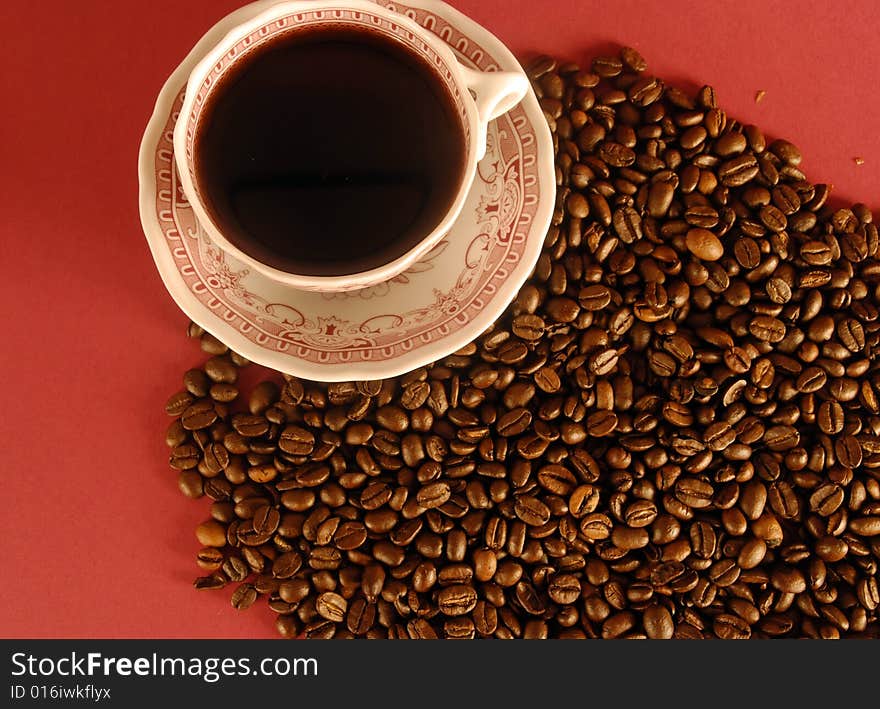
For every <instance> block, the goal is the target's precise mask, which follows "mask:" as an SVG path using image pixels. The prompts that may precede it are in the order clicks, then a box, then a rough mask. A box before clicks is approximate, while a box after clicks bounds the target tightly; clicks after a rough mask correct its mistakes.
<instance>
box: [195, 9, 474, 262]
mask: <svg viewBox="0 0 880 709" xmlns="http://www.w3.org/2000/svg"><path fill="white" fill-rule="evenodd" d="M253 52H254V53H253V56H251V57H250V58H249V59H247V60H245V61H244V62H243V66H242V67H241V69H239V70H236V71H234V72H230V74H228V75H226V76H225V77H224V78H223V79H222V80H221V83H220V84H219V85H218V86H217V87H216V88H215V90H214V93H213V94H212V97H211V98H210V99H209V105H208V106H206V108H205V114H204V117H203V118H202V120H201V121H200V127H199V131H198V134H197V136H196V155H197V156H198V163H197V165H196V173H197V175H196V177H197V181H198V183H199V187H200V189H201V191H202V194H203V196H204V199H205V202H206V204H207V206H208V210H209V213H210V214H211V216H212V217H213V219H214V220H215V222H216V224H217V225H218V227H219V228H220V230H221V231H222V232H223V234H224V235H225V236H226V237H227V238H228V239H229V240H230V241H231V242H232V243H233V244H235V245H236V246H237V247H238V248H240V249H241V250H242V251H244V252H246V253H248V254H250V255H251V256H253V257H254V258H257V259H258V260H260V261H262V262H264V263H268V264H270V265H272V266H274V267H276V268H279V269H282V270H287V271H292V272H294V273H300V274H308V275H344V274H348V273H356V272H358V271H362V270H366V269H369V268H374V267H376V266H380V265H382V264H384V263H387V262H388V261H390V260H392V259H394V258H396V257H398V256H401V255H402V254H404V253H406V251H408V250H409V249H410V248H412V247H413V246H414V245H415V244H417V243H418V242H419V241H420V240H421V239H422V237H424V236H425V235H426V234H427V233H428V232H430V231H431V230H432V229H433V228H434V227H435V226H436V225H437V223H438V222H439V221H440V219H441V218H442V217H443V215H444V214H445V213H446V211H447V209H448V208H449V206H450V204H451V202H452V200H453V199H454V198H455V194H456V192H457V190H458V187H459V185H460V181H461V177H462V171H463V166H464V160H465V152H464V135H463V130H464V129H463V126H462V122H461V119H460V118H459V116H458V112H457V111H456V109H455V104H454V102H453V99H452V97H451V96H450V95H449V94H448V92H447V90H446V88H445V86H444V85H443V84H442V83H441V80H440V78H439V77H438V76H437V75H436V74H435V73H434V71H433V70H432V69H431V68H430V66H429V65H428V64H427V62H426V61H425V60H423V59H421V58H420V57H418V56H416V55H415V54H414V53H413V52H411V51H410V50H409V49H407V48H405V47H403V46H402V45H399V44H397V43H395V42H393V41H391V40H389V39H385V38H382V37H377V36H376V35H375V34H373V33H371V32H369V31H364V30H361V29H358V28H354V27H352V28H339V27H336V28H333V29H321V30H313V31H310V32H308V33H305V34H304V33H302V32H298V33H296V34H290V35H286V36H281V37H279V38H278V39H276V40H273V41H271V42H269V43H268V44H267V45H266V46H264V47H259V48H257V49H255V50H253Z"/></svg>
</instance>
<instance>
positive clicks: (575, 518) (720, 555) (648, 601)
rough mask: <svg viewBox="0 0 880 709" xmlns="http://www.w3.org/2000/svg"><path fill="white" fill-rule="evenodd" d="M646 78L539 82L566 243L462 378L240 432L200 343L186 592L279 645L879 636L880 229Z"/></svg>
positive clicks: (479, 347)
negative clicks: (263, 617) (265, 629)
mask: <svg viewBox="0 0 880 709" xmlns="http://www.w3.org/2000/svg"><path fill="white" fill-rule="evenodd" d="M645 69H646V65H645V62H644V60H643V59H642V57H641V56H640V55H639V54H638V53H637V52H636V51H634V50H632V49H624V50H623V51H622V52H621V54H620V56H616V57H611V56H609V57H600V58H597V59H595V60H594V61H593V63H592V66H591V67H590V69H589V70H583V69H581V68H579V67H578V66H575V65H573V64H558V63H557V62H556V61H555V60H553V59H551V58H547V57H543V58H540V59H538V60H537V61H535V62H534V63H532V64H531V66H530V67H529V73H530V75H531V77H532V79H533V82H534V87H535V90H536V92H537V94H538V97H539V99H540V103H541V106H542V107H543V109H544V112H545V114H546V118H547V121H548V122H549V124H550V127H551V129H552V132H553V137H554V148H555V151H556V168H557V169H556V178H557V184H558V196H557V204H556V211H555V215H554V219H553V226H552V228H551V229H550V230H549V232H548V234H547V238H546V243H545V246H544V250H543V253H542V255H541V257H540V259H539V261H538V263H537V267H536V268H535V271H534V275H533V276H532V278H531V280H530V281H529V282H528V283H527V284H526V285H525V286H524V287H523V288H522V290H521V292H520V293H519V295H518V297H517V298H516V300H515V302H514V303H513V304H512V305H511V307H510V308H509V310H508V312H507V313H506V314H505V316H504V317H502V318H501V319H500V320H499V321H498V323H497V324H496V325H495V326H494V327H493V328H492V329H491V330H490V331H488V332H486V333H485V334H484V335H482V336H481V337H480V338H478V339H477V340H476V341H475V342H474V343H472V344H470V345H468V346H467V347H464V348H463V349H462V350H460V351H459V352H457V353H455V354H453V355H452V356H449V357H447V358H445V359H443V360H442V361H439V362H437V363H436V364H434V365H432V366H430V367H425V368H422V369H419V370H417V371H414V372H411V373H410V374H407V375H405V376H402V377H398V378H395V379H391V380H386V381H374V382H368V381H363V382H349V383H340V384H329V385H327V384H316V383H311V382H305V381H300V380H298V379H295V378H292V377H286V378H284V379H282V378H280V377H279V378H278V380H277V381H275V382H273V381H266V382H263V383H261V384H259V385H258V386H256V387H255V388H254V389H253V390H252V391H251V392H250V395H249V397H248V398H247V405H246V406H236V404H235V400H236V398H237V396H238V394H239V392H238V389H237V388H236V380H237V376H238V371H239V367H241V366H243V365H245V364H246V361H245V360H243V359H242V358H240V357H238V356H237V355H236V354H234V353H231V352H229V351H228V350H227V349H226V347H225V346H223V345H222V344H221V343H219V342H218V341H217V340H216V339H214V338H213V337H211V336H210V335H208V334H204V333H202V331H201V330H200V329H199V328H197V327H193V328H191V334H192V335H195V336H200V337H201V342H202V347H203V348H204V349H205V350H206V351H208V352H209V353H210V354H211V355H213V356H212V357H211V358H210V359H209V360H208V361H207V362H206V363H205V365H204V367H203V368H202V369H196V370H192V371H190V372H187V373H186V375H185V377H184V385H185V388H184V389H183V390H182V391H180V392H179V393H177V394H175V395H174V396H172V397H171V399H170V401H169V402H168V407H167V410H168V413H169V414H171V415H172V416H174V417H175V420H174V422H173V423H172V424H171V427H170V429H169V431H168V444H169V446H170V447H171V465H172V466H173V467H174V468H176V469H178V470H179V471H180V478H179V483H180V487H181V489H182V490H183V492H184V493H185V494H186V495H188V496H189V497H200V496H202V495H205V496H207V497H209V498H210V499H211V500H212V503H211V507H210V518H209V519H208V520H206V521H205V522H204V523H202V524H201V525H199V527H198V529H197V530H196V534H197V537H198V539H199V541H200V542H201V544H202V545H203V546H204V548H203V549H202V550H201V551H200V552H199V554H198V559H197V563H198V564H199V566H200V567H201V568H202V569H204V575H203V576H202V577H200V578H199V579H197V581H196V583H195V585H196V587H197V588H200V589H219V588H223V587H225V586H227V585H228V584H234V585H235V590H234V591H233V593H232V604H233V605H234V606H235V607H236V608H247V607H248V606H250V605H252V604H254V603H255V602H256V601H257V600H258V599H260V597H264V599H265V600H267V601H268V604H269V607H270V608H271V609H272V610H273V611H274V612H275V613H277V614H278V615H277V628H278V631H279V632H280V634H281V635H283V636H288V637H290V636H300V635H302V636H305V637H312V638H330V637H335V638H343V637H345V638H351V637H367V638H437V637H441V638H473V637H495V638H547V637H554V638H555V637H561V638H597V637H601V638H644V637H648V638H670V637H675V638H709V637H719V638H750V637H751V638H756V637H780V636H785V637H810V638H838V637H851V636H861V637H877V636H878V635H880V623H878V605H880V590H878V583H877V568H878V560H880V402H878V393H877V390H878V387H880V360H878V353H880V320H878V316H880V310H878V306H877V303H878V295H880V255H878V241H880V240H878V230H877V227H876V226H875V224H874V223H873V222H872V216H871V213H870V212H869V210H868V209H867V208H865V207H864V206H863V205H855V206H852V207H850V208H836V209H835V208H832V207H830V206H828V203H827V198H828V195H829V188H828V187H827V186H826V185H821V184H820V185H814V184H811V183H810V182H809V181H808V180H807V179H806V176H805V175H804V173H803V172H802V171H801V169H800V167H799V164H800V162H801V154H800V152H799V151H798V149H797V148H796V147H795V146H794V145H792V144H791V143H789V142H786V141H783V140H774V141H772V142H768V141H767V140H765V138H764V136H763V135H762V133H761V131H760V130H759V129H758V128H756V127H755V126H751V125H740V124H739V123H737V122H736V121H734V120H732V119H730V118H728V116H727V115H726V114H725V113H724V111H723V110H721V109H720V108H719V107H718V105H717V102H716V97H715V92H714V91H713V90H712V88H711V87H708V86H707V87H704V88H703V89H701V90H700V91H699V93H698V94H697V96H695V97H692V96H689V95H687V94H685V93H683V92H682V91H680V90H678V89H676V88H672V87H668V86H666V85H664V84H663V82H661V81H660V80H659V79H657V78H655V77H653V76H650V75H649V74H646V73H645Z"/></svg>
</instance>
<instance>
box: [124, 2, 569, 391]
mask: <svg viewBox="0 0 880 709" xmlns="http://www.w3.org/2000/svg"><path fill="white" fill-rule="evenodd" d="M274 2H275V0H262V1H261V2H255V3H252V4H251V5H247V6H245V7H243V8H240V9H239V10H237V11H235V12H233V13H232V14H231V15H229V16H227V17H226V18H224V19H223V20H221V21H220V22H219V23H218V24H217V25H215V26H214V27H213V28H212V29H211V30H210V31H209V32H208V33H207V34H206V35H205V36H204V37H203V38H202V39H201V40H200V41H199V43H198V44H197V45H196V47H195V48H194V49H193V50H192V51H191V52H190V54H189V55H188V56H187V58H186V59H185V60H184V61H183V63H182V64H181V65H180V66H179V67H178V68H177V69H176V70H175V72H174V73H173V74H172V75H171V77H170V78H169V79H168V81H167V82H166V83H165V86H164V87H163V88H162V91H161V93H160V94H159V98H158V100H157V103H156V107H155V110H154V112H153V116H152V117H151V119H150V122H149V124H148V126H147V129H146V132H145V134H144V138H143V140H142V142H141V149H140V155H139V177H140V213H141V222H142V224H143V228H144V233H145V235H146V237H147V241H148V242H149V245H150V250H151V251H152V254H153V258H154V260H155V262H156V266H157V268H158V270H159V273H160V275H161V277H162V280H163V282H164V283H165V287H166V288H167V289H168V292H169V293H170V294H171V296H172V297H173V298H174V300H175V301H176V302H177V304H178V306H179V307H180V308H181V310H183V311H184V313H186V314H187V315H188V316H189V317H190V319H192V320H193V321H194V322H196V323H198V324H199V325H201V326H202V327H203V328H204V329H205V330H207V331H208V332H210V333H212V334H213V335H215V336H216V337H218V338H219V339H220V340H222V341H223V342H224V343H226V344H227V345H229V347H231V348H232V349H233V350H235V351H236V352H239V353H240V354H242V355H243V356H245V357H247V358H248V359H250V360H252V361H254V362H257V363H259V364H262V365H265V366H267V367H270V368H272V369H276V370H278V371H281V372H284V373H287V374H292V375H296V376H299V377H303V378H306V379H313V380H319V381H344V380H358V379H379V378H385V377H391V376H395V375H398V374H402V373H403V372H406V371H409V370H412V369H416V368H418V367H421V366H423V365H425V364H428V363H430V362H433V361H435V360H437V359H440V358H442V357H444V356H446V355H448V354H450V353H451V352H454V351H456V350H457V349H459V348H461V347H462V346H464V345H465V344H467V343H468V342H470V341H471V340H473V339H474V338H475V337H477V336H478V335H479V334H480V333H482V332H483V331H485V330H486V329H487V328H488V327H489V326H490V325H491V324H492V323H493V322H494V320H495V319H496V318H497V317H498V316H499V315H501V313H502V312H503V311H504V309H505V308H506V307H507V305H508V304H509V303H510V301H511V300H512V299H513V298H514V297H515V296H516V293H517V291H518V290H519V288H520V286H521V285H522V284H523V283H524V282H525V280H526V279H527V278H528V276H529V275H530V274H531V272H532V269H533V267H534V264H535V261H536V260H537V258H538V256H539V254H540V252H541V247H542V245H543V243H544V236H545V234H546V231H547V227H548V226H549V224H550V219H551V217H552V213H553V208H554V202H555V195H556V184H555V171H554V160H553V147H552V141H551V138H550V132H549V129H548V127H547V124H546V121H545V119H544V115H543V112H542V111H541V109H540V107H539V106H538V102H537V99H536V98H535V96H534V94H533V93H532V92H531V91H530V92H529V93H528V94H527V95H526V98H525V99H523V101H522V102H521V103H520V104H519V105H517V106H516V107H515V108H514V109H512V110H511V111H510V112H508V113H507V114H505V115H504V116H502V117H501V118H499V119H497V120H495V121H493V122H492V123H491V124H490V126H489V134H488V140H487V149H486V156H485V157H484V158H483V160H482V161H481V162H480V164H479V167H478V171H477V176H476V179H475V180H474V185H473V187H472V188H471V191H470V193H469V195H468V198H467V201H466V203H465V205H464V209H463V210H462V212H461V216H460V217H459V218H458V220H457V221H456V223H455V225H454V226H453V228H452V230H451V231H450V232H449V234H447V236H446V237H445V238H444V239H443V241H441V242H440V243H439V244H438V245H437V246H436V247H434V249H432V250H431V251H430V252H428V254H426V255H425V256H424V257H423V258H422V260H421V261H419V262H418V263H416V264H415V265H414V266H412V267H411V268H410V269H409V270H408V271H405V272H404V273H402V274H400V275H398V276H396V277H395V278H392V279H391V280H389V281H386V282H384V283H381V284H379V285H375V286H371V287H369V288H365V289H362V290H357V291H349V292H344V293H315V292H309V291H302V290H296V289H293V288H291V287H290V286H286V285H284V284H281V283H279V282H275V281H273V280H272V279H270V278H268V277H266V276H264V275H262V274H260V273H257V272H256V271H254V270H252V269H250V268H248V267H247V266H246V265H244V264H242V263H241V262H239V261H237V260H236V259H235V258H234V257H232V256H230V255H228V254H226V253H224V252H223V251H222V250H220V248H218V247H217V245H216V244H214V243H213V242H212V241H211V239H210V237H209V236H208V235H207V233H206V232H205V230H204V229H203V228H202V227H201V226H200V225H199V223H198V221H197V220H196V218H195V216H194V214H193V210H192V208H191V206H190V205H189V203H188V202H187V200H186V197H185V196H184V194H183V190H182V189H181V186H180V182H179V180H178V176H177V172H176V168H175V162H174V148H173V144H172V140H173V131H174V125H175V122H176V120H177V118H178V113H179V110H180V106H181V104H182V101H183V93H184V90H185V85H186V79H187V77H188V75H189V73H190V71H191V70H192V68H193V66H194V65H195V64H196V63H198V61H199V60H200V59H201V57H203V56H204V55H205V54H206V52H207V51H208V50H209V49H210V47H212V46H213V45H214V44H216V43H217V42H218V41H219V40H220V39H221V38H222V37H223V36H224V34H225V33H226V32H228V31H229V30H230V29H231V28H233V27H234V26H236V25H238V24H240V23H241V22H243V21H245V20H247V19H248V18H249V17H251V16H253V15H255V14H256V13H259V12H262V11H263V10H265V9H266V8H267V7H269V6H270V5H272V4H273V3H274ZM379 4H381V5H383V6H385V7H387V8H389V9H391V10H395V11H398V12H401V13H403V14H404V15H406V16H407V17H410V18H411V19H413V20H415V21H416V22H418V23H419V24H420V25H422V26H423V27H425V28H426V29H428V30H430V31H431V32H433V33H435V34H436V35H437V36H439V37H440V38H441V39H443V40H444V41H445V42H446V43H447V44H449V46H450V47H452V49H453V50H454V51H455V53H456V56H457V57H458V58H459V60H460V61H462V63H464V64H466V65H467V66H471V67H473V68H475V69H479V70H483V71H492V70H496V71H497V70H506V71H522V69H521V67H520V65H519V63H518V62H517V61H516V59H515V58H514V57H513V55H512V54H511V53H510V51H509V50H508V49H507V48H506V47H505V46H504V45H503V44H502V43H501V42H500V41H499V40H498V39H497V38H495V37H494V36H493V35H491V34H490V33H489V32H488V31H487V30H485V29H484V28H482V27H481V26H480V25H478V24H477V23H476V22H474V21H473V20H471V19H469V18H467V17H466V16H464V15H463V14H461V13H460V12H458V11H457V10H455V9H454V8H451V7H450V6H448V5H446V4H445V3H442V2H435V1H432V0H421V1H418V0H411V1H410V2H407V3H405V4H404V3H400V2H388V1H386V0H380V3H379Z"/></svg>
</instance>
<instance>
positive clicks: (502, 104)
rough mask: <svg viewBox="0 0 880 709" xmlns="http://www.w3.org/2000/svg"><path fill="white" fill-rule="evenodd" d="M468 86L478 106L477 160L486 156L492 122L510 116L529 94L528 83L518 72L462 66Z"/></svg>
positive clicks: (460, 65)
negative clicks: (480, 69) (510, 112)
mask: <svg viewBox="0 0 880 709" xmlns="http://www.w3.org/2000/svg"><path fill="white" fill-rule="evenodd" d="M459 67H460V68H461V72H462V74H464V79H465V85H466V86H467V87H468V88H469V89H470V90H471V91H472V92H473V94H474V103H476V105H477V123H478V127H477V136H476V140H477V159H478V160H482V159H483V157H484V156H485V155H486V131H487V129H488V127H489V121H491V120H494V119H495V118H498V116H501V115H503V114H505V113H507V112H508V111H509V110H510V109H511V108H513V107H514V106H516V104H518V103H519V102H520V101H522V100H523V98H524V97H525V95H526V92H527V91H528V90H529V80H528V79H527V78H526V77H525V75H524V74H521V73H519V72H516V71H476V70H475V69H471V68H470V67H466V66H464V65H462V64H459Z"/></svg>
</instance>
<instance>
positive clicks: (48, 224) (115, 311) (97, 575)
mask: <svg viewBox="0 0 880 709" xmlns="http://www.w3.org/2000/svg"><path fill="white" fill-rule="evenodd" d="M239 4H240V3H239V2H236V0H186V1H185V2H181V1H180V0H151V1H150V2H146V3H143V2H134V1H133V0H78V2H75V3H74V2H70V1H69V0H41V1H40V2H22V1H21V0H18V1H13V0H5V1H4V2H2V3H0V27H2V28H3V30H4V31H3V52H2V54H0V87H2V96H3V110H2V111H0V155H2V165H3V167H2V171H0V208H2V217H0V257H2V263H3V274H2V277H0V294H2V302H3V304H4V306H5V307H4V315H3V318H2V320H0V322H2V331H0V362H2V364H3V372H4V375H5V379H6V381H5V383H4V386H3V390H4V392H5V400H4V401H3V407H2V414H0V441H2V442H3V445H2V450H3V458H2V463H0V466H2V468H0V469H2V491H3V513H2V515H0V575H2V577H3V579H4V582H3V583H2V584H0V636H4V637H26V636H32V637H273V636H274V630H273V628H272V618H271V615H272V614H271V612H270V611H268V610H267V609H265V608H262V607H261V608H260V609H257V608H254V609H251V610H250V611H248V612H246V613H237V612H236V611H234V610H233V609H232V608H231V607H230V605H229V601H228V593H227V592H221V593H214V594H212V593H208V592H202V593H196V592H195V591H194V590H193V589H192V587H191V585H190V581H191V579H192V577H193V575H194V574H195V572H196V568H195V565H194V563H193V561H192V559H193V557H194V555H195V552H196V551H197V549H198V546H199V545H198V543H197V542H196V540H195V538H194V536H193V529H194V527H195V525H196V524H197V523H198V522H199V521H200V520H201V519H202V518H203V517H204V516H205V510H206V507H207V503H206V502H204V501H202V502H197V503H193V502H189V501H187V500H185V499H183V498H182V497H181V495H180V493H179V492H178V491H177V487H176V484H175V475H174V474H173V473H172V472H171V471H170V470H169V469H168V468H167V466H166V464H165V459H166V456H167V451H166V449H165V446H164V443H163V440H162V439H163V431H164V429H165V426H166V424H167V419H166V417H165V415H164V413H162V406H163V403H164V401H165V398H166V397H167V395H168V394H170V393H171V392H172V391H173V390H174V389H175V388H176V387H177V385H178V382H179V377H180V375H181V374H182V373H183V371H184V370H185V369H186V368H187V367H189V366H192V365H194V364H196V363H198V362H199V361H201V353H200V352H199V351H198V348H197V346H196V345H195V344H194V343H192V342H189V341H187V340H186V339H185V337H184V335H183V331H184V328H185V324H186V320H185V318H184V316H183V315H182V314H181V313H180V312H179V311H178V310H177V308H176V307H175V305H174V304H173V303H172V301H171V299H170V297H169V296H168V295H167V294H166V293H165V291H164V289H163V287H162V284H161V282H160V281H159V277H158V275H157V274H156V271H155V269H154V267H153V262H152V260H151V258H150V255H149V252H148V250H147V245H146V242H145V240H144V238H143V236H142V234H141V229H140V223H139V219H138V213H137V174H136V160H137V149H138V145H139V141H140V138H141V133H142V131H143V129H144V126H145V125H146V121H147V118H148V117H149V115H150V112H151V110H152V106H153V101H154V99H155V97H156V94H157V93H158V91H159V88H160V87H161V85H162V83H163V82H164V80H165V78H166V77H167V75H168V74H169V73H170V72H171V70H172V69H173V68H174V67H175V66H176V65H177V63H178V61H179V60H180V59H181V58H182V57H183V56H184V54H185V53H186V52H187V50H188V49H189V48H190V46H191V45H192V44H193V43H194V42H195V41H196V40H197V39H198V37H199V36H200V35H201V34H202V32H203V31H204V30H206V29H207V28H208V27H209V26H210V25H211V24H212V23H213V22H214V21H215V20H217V19H219V18H220V17H221V16H222V15H224V14H226V13H227V12H229V11H230V10H232V9H234V8H235V7H236V6H238V5H239ZM454 4H455V5H456V6H457V7H458V8H459V9H460V10H462V11H464V12H465V13H467V14H470V15H471V16H472V17H474V18H475V19H476V20H478V21H479V22H481V23H482V24H484V25H485V26H486V27H488V28H490V29H491V30H492V31H494V32H495V33H496V34H497V35H498V36H499V37H501V39H503V40H504V41H506V42H507V43H508V45H509V46H510V47H511V48H512V49H513V50H514V52H516V53H517V54H518V55H519V56H530V55H532V54H534V53H535V52H538V51H542V50H543V51H546V50H554V49H555V50H556V51H557V52H559V53H561V54H563V55H566V56H569V57H571V58H575V59H581V60H583V59H584V58H585V57H587V56H588V55H589V54H590V53H592V52H595V51H597V50H599V51H601V50H606V49H608V48H609V47H610V46H612V45H615V44H619V43H627V44H631V45H633V46H635V47H636V48H638V49H639V50H640V51H641V52H642V53H643V54H644V55H645V57H646V58H647V59H648V62H649V65H650V68H651V69H652V70H653V71H654V72H656V73H657V74H658V75H659V76H662V77H665V78H671V79H676V80H679V81H681V82H683V83H684V85H690V84H692V83H693V82H700V83H702V82H710V83H712V84H713V85H714V86H715V87H716V90H717V92H718V95H719V99H720V101H721V103H722V105H723V106H724V107H725V108H726V109H727V110H728V112H729V113H730V114H731V115H732V116H734V117H737V118H739V119H741V120H744V121H749V122H754V123H757V124H758V125H760V126H762V127H763V128H764V129H765V131H766V132H767V133H768V134H770V135H773V136H780V137H786V138H788V139H791V140H792V141H793V142H795V143H796V144H798V145H799V146H800V147H801V149H802V150H803V152H804V155H805V159H804V164H803V165H802V167H804V168H805V169H806V171H807V173H808V175H810V176H811V177H812V178H813V179H814V180H815V181H829V182H833V183H834V184H835V185H836V189H835V193H836V194H837V195H838V196H840V197H844V198H847V199H849V200H861V201H864V202H866V203H867V204H868V205H870V206H871V207H873V208H874V209H875V210H877V208H878V206H880V204H878V202H880V200H878V194H877V189H876V185H877V182H878V177H880V139H878V137H877V116H878V115H880V92H878V91H877V90H876V84H877V81H878V78H880V77H878V75H877V56H878V52H880V34H878V33H877V31H876V0H862V1H857V0H847V1H840V0H836V1H835V2H827V0H798V1H797V2H782V1H778V2H770V1H767V0H735V1H730V2H712V3H696V2H693V0H681V1H673V0H663V1H662V2H661V1H659V0H629V1H623V0H616V1H615V2H583V1H575V0H567V1H563V0H553V2H538V1H536V0H491V1H490V0H457V2H454ZM758 89H763V90H764V91H766V92H767V94H766V97H765V98H764V100H763V101H762V102H761V103H760V104H756V103H755V101H754V95H755V92H756V91H757V90H758ZM856 156H860V157H862V158H864V161H865V162H864V164H863V165H861V166H857V165H856V164H855V162H854V160H853V158H854V157H856Z"/></svg>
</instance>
